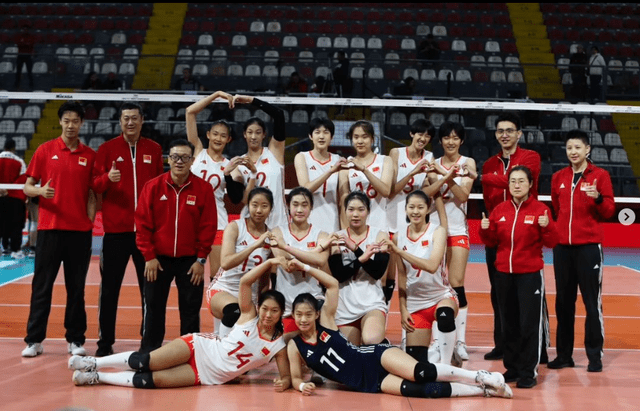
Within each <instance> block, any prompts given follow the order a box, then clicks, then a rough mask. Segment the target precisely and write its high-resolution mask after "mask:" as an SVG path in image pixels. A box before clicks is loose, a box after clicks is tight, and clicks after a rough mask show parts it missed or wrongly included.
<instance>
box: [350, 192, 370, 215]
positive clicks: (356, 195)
mask: <svg viewBox="0 0 640 411" xmlns="http://www.w3.org/2000/svg"><path fill="white" fill-rule="evenodd" d="M352 200H360V201H361V202H362V203H363V204H364V206H365V207H367V212H369V211H371V200H369V197H367V195H366V194H365V193H363V192H362V191H352V192H350V193H349V194H348V195H347V197H346V198H345V199H344V208H345V209H346V208H347V207H348V206H349V203H350V202H351V201H352Z"/></svg>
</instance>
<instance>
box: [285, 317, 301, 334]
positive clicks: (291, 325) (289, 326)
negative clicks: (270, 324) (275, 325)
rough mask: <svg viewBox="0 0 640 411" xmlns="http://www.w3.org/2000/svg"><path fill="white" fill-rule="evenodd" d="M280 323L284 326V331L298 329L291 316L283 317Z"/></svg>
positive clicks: (290, 331)
mask: <svg viewBox="0 0 640 411" xmlns="http://www.w3.org/2000/svg"><path fill="white" fill-rule="evenodd" d="M282 325H283V326H284V333H285V334H288V333H292V332H294V331H299V328H298V326H297V325H296V321H295V320H294V319H293V317H284V318H283V319H282Z"/></svg>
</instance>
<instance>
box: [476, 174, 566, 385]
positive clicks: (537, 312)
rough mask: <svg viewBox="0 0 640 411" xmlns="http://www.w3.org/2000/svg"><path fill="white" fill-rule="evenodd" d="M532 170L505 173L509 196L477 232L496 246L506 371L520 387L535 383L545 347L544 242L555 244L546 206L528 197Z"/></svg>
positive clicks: (486, 242) (511, 379) (498, 291)
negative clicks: (509, 198) (507, 174)
mask: <svg viewBox="0 0 640 411" xmlns="http://www.w3.org/2000/svg"><path fill="white" fill-rule="evenodd" d="M532 186H533V178H532V175H531V170H529V169H528V168H527V167H525V166H517V167H514V168H513V169H512V170H511V172H510V173H509V192H510V194H511V196H512V199H511V200H508V201H505V202H503V203H500V204H498V205H497V206H496V207H495V208H494V209H493V211H492V212H491V215H490V217H489V218H486V217H485V216H484V214H483V218H482V223H481V230H480V237H481V238H482V241H483V242H484V243H485V244H486V245H487V246H489V247H497V256H496V262H495V267H496V270H497V273H496V282H495V284H496V293H497V297H498V304H499V306H500V315H501V317H502V324H503V328H502V335H503V339H504V360H503V361H504V366H505V368H506V369H507V371H506V372H505V373H504V377H505V380H506V381H507V382H513V381H517V385H516V386H517V387H518V388H532V387H534V386H535V385H536V384H537V380H536V377H537V369H538V364H539V361H540V354H541V352H542V350H543V333H544V324H545V318H544V315H543V306H544V295H545V293H544V291H545V290H544V274H543V271H542V269H543V267H544V261H543V259H542V246H543V245H544V246H546V247H553V246H555V244H556V242H557V239H556V232H555V228H554V224H553V220H552V219H551V218H550V214H551V213H550V212H549V208H548V207H547V206H546V205H544V204H542V203H541V202H539V201H538V200H536V199H535V198H534V197H533V196H529V191H530V190H531V187H532Z"/></svg>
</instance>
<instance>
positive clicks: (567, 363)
mask: <svg viewBox="0 0 640 411" xmlns="http://www.w3.org/2000/svg"><path fill="white" fill-rule="evenodd" d="M575 366H576V364H575V363H574V362H573V360H572V359H571V358H569V359H568V360H565V359H562V358H560V357H558V358H556V359H555V360H553V361H550V362H549V363H548V364H547V368H551V369H552V370H559V369H562V368H567V367H571V368H573V367H575Z"/></svg>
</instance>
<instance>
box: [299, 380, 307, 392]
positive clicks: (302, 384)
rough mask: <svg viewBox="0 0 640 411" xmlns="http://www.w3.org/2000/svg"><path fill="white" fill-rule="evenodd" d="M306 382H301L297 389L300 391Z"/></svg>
mask: <svg viewBox="0 0 640 411" xmlns="http://www.w3.org/2000/svg"><path fill="white" fill-rule="evenodd" d="M305 384H306V382H301V383H300V386H299V387H298V389H299V390H300V392H302V391H303V390H304V385H305Z"/></svg>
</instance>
